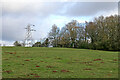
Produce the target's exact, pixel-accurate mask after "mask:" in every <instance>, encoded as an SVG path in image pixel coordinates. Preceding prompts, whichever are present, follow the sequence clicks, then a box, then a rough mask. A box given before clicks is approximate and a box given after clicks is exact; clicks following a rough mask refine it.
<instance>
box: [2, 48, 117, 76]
mask: <svg viewBox="0 0 120 80" xmlns="http://www.w3.org/2000/svg"><path fill="white" fill-rule="evenodd" d="M2 50H3V51H2V70H3V72H2V77H3V78H118V53H117V52H110V51H99V50H88V49H72V48H44V47H42V48H41V47H39V48H37V47H33V48H24V47H3V48H2Z"/></svg>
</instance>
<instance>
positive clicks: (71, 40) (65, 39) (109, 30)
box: [48, 15, 120, 50]
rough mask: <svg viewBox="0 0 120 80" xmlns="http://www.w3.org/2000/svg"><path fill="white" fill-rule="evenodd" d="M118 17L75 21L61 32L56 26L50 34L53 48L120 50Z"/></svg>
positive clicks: (100, 17)
mask: <svg viewBox="0 0 120 80" xmlns="http://www.w3.org/2000/svg"><path fill="white" fill-rule="evenodd" d="M118 27H120V26H119V22H118V15H111V16H108V17H104V16H99V17H98V18H94V20H93V21H91V22H85V23H79V22H77V21H76V20H73V21H71V22H69V23H68V24H66V25H65V26H64V27H63V28H62V29H61V30H60V29H59V28H58V27H57V26H56V25H55V24H54V25H53V26H52V29H51V31H50V33H49V37H48V39H49V43H50V44H51V45H52V46H53V47H67V48H84V49H97V50H120V46H119V45H118V44H119V42H118V41H119V34H118V33H119V29H118Z"/></svg>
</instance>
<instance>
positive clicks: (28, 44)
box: [24, 24, 36, 47]
mask: <svg viewBox="0 0 120 80" xmlns="http://www.w3.org/2000/svg"><path fill="white" fill-rule="evenodd" d="M31 26H35V25H32V24H28V25H27V27H26V28H25V29H26V36H25V40H24V45H25V47H32V45H33V37H32V31H36V30H34V29H33V28H32V27H31Z"/></svg>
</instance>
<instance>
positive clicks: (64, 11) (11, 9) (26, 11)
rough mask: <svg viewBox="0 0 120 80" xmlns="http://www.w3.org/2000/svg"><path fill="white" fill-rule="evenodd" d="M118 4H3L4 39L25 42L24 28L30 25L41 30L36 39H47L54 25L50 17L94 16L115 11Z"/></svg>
mask: <svg viewBox="0 0 120 80" xmlns="http://www.w3.org/2000/svg"><path fill="white" fill-rule="evenodd" d="M116 4H117V3H97V2H95V3H94V2H90V3H88V2H85V3H82V2H77V3H75V2H64V3H63V2H45V3H42V2H40V3H37V2H34V3H3V9H2V10H3V11H2V19H3V28H2V38H3V40H9V41H13V40H23V39H24V37H25V30H24V28H25V26H26V25H27V24H28V23H33V24H35V25H36V24H37V27H39V28H38V29H41V30H37V31H36V33H35V34H36V36H35V37H36V38H37V37H38V36H40V37H43V36H44V37H45V35H46V34H47V33H48V31H49V29H50V27H51V25H52V24H54V23H52V19H50V20H48V18H49V16H50V15H56V16H57V15H60V16H69V17H77V16H92V15H95V14H96V13H98V12H102V11H110V10H113V9H114V8H116ZM45 27H46V28H45ZM45 29H46V30H45ZM41 32H43V33H41ZM41 34H43V36H41Z"/></svg>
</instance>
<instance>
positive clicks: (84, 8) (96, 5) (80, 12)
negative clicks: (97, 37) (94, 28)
mask: <svg viewBox="0 0 120 80" xmlns="http://www.w3.org/2000/svg"><path fill="white" fill-rule="evenodd" d="M115 8H118V3H117V2H78V3H74V5H72V6H69V7H68V8H67V10H66V12H65V13H64V14H63V15H66V14H67V15H68V16H93V15H95V14H97V13H99V12H109V11H111V10H113V9H115Z"/></svg>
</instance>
